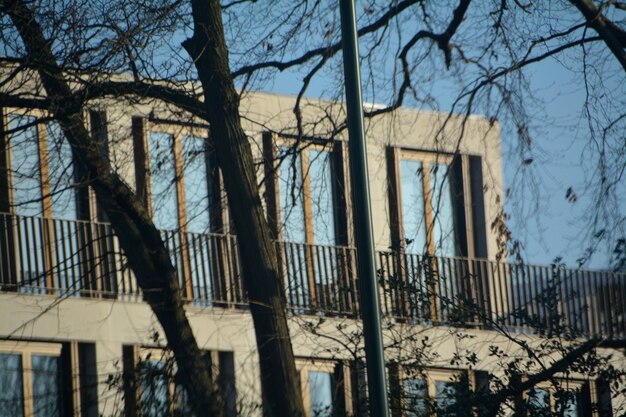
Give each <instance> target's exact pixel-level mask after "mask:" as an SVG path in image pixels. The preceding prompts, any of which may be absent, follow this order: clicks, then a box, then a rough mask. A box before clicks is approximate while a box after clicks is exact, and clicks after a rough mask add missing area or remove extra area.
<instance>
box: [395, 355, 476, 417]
mask: <svg viewBox="0 0 626 417" xmlns="http://www.w3.org/2000/svg"><path fill="white" fill-rule="evenodd" d="M389 373H390V376H389V377H390V379H391V384H392V392H394V391H395V392H396V393H397V395H396V396H397V397H398V398H392V402H391V406H392V411H393V413H392V414H393V417H404V416H405V415H406V412H405V410H404V408H403V402H404V401H405V393H404V381H405V380H416V379H419V380H425V381H426V384H427V386H426V391H427V397H428V399H429V400H430V401H432V402H433V403H434V404H436V403H437V382H446V383H448V382H454V380H453V379H454V378H458V377H461V376H462V375H464V374H465V375H466V377H467V381H468V384H469V389H470V390H474V388H475V387H476V375H475V372H472V371H470V370H463V369H447V368H428V369H425V370H423V371H422V372H421V373H419V374H417V375H409V374H408V372H407V371H406V369H405V368H404V367H403V366H401V365H399V364H394V365H393V366H392V367H391V369H390V372H389ZM432 415H433V416H436V413H434V414H432Z"/></svg>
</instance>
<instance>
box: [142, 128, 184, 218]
mask: <svg viewBox="0 0 626 417" xmlns="http://www.w3.org/2000/svg"><path fill="white" fill-rule="evenodd" d="M149 148H150V180H151V184H152V205H153V216H154V218H153V220H154V224H155V225H156V227H157V228H158V229H161V230H176V229H178V198H177V196H176V168H175V161H174V138H173V136H172V135H169V134H166V133H156V132H151V133H150V139H149Z"/></svg>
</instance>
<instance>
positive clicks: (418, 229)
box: [398, 150, 458, 256]
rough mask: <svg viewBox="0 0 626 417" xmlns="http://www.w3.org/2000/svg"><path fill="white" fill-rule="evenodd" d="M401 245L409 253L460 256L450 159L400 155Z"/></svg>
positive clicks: (435, 154) (435, 155)
mask: <svg viewBox="0 0 626 417" xmlns="http://www.w3.org/2000/svg"><path fill="white" fill-rule="evenodd" d="M399 157H400V159H399V161H398V163H399V166H398V171H399V181H398V182H399V189H398V194H399V196H398V197H399V201H400V207H399V211H400V213H399V214H400V217H401V219H402V223H401V224H400V225H399V226H400V227H401V229H402V230H401V239H402V242H401V245H402V246H403V247H404V250H405V251H406V252H408V253H416V254H422V253H429V254H432V255H438V256H455V255H457V246H458V245H457V233H456V229H455V221H454V216H453V210H454V200H453V195H452V190H451V185H450V172H449V171H450V166H451V164H452V157H451V156H450V155H444V154H438V153H426V152H411V151H404V150H403V151H400V155H399Z"/></svg>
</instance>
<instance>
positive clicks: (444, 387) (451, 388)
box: [435, 381, 458, 417]
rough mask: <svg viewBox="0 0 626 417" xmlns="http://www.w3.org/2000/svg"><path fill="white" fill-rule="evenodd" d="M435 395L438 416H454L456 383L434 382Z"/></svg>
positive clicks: (455, 412)
mask: <svg viewBox="0 0 626 417" xmlns="http://www.w3.org/2000/svg"><path fill="white" fill-rule="evenodd" d="M435 396H436V398H437V415H438V416H450V417H452V416H456V415H457V411H458V410H457V409H456V384H455V383H454V382H451V381H448V382H444V381H436V382H435Z"/></svg>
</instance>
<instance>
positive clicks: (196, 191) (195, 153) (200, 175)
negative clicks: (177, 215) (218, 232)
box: [183, 136, 209, 233]
mask: <svg viewBox="0 0 626 417" xmlns="http://www.w3.org/2000/svg"><path fill="white" fill-rule="evenodd" d="M183 161H184V164H185V167H184V177H185V202H186V205H187V230H189V231H190V232H193V233H206V232H208V231H209V185H208V182H207V165H206V154H205V152H204V139H202V138H197V137H192V136H186V137H183Z"/></svg>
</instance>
